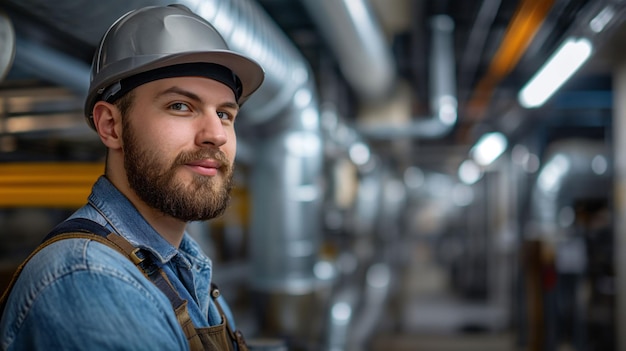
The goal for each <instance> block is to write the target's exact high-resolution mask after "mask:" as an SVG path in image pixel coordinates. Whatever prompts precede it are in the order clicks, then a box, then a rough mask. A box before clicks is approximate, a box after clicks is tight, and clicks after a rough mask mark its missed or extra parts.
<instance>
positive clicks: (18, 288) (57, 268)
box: [0, 238, 171, 344]
mask: <svg viewBox="0 0 626 351" xmlns="http://www.w3.org/2000/svg"><path fill="white" fill-rule="evenodd" d="M124 306H126V307H124ZM132 306H137V308H140V309H142V308H143V309H145V308H148V309H152V310H153V311H155V312H154V313H158V314H159V315H162V314H167V313H171V311H170V310H171V307H170V304H169V301H168V300H167V298H165V297H164V296H162V294H160V292H159V291H158V289H157V288H156V287H155V286H154V284H152V283H151V282H150V281H149V280H148V279H146V278H145V277H144V276H143V274H142V273H141V271H139V269H138V268H137V267H136V266H135V265H134V264H133V263H132V262H131V261H130V260H129V259H128V258H126V257H125V256H124V255H123V254H121V253H120V252H118V251H117V250H115V249H113V248H111V247H109V246H107V245H105V244H102V243H100V242H96V241H93V240H89V239H86V238H72V239H63V240H60V241H57V242H54V243H52V244H50V245H48V246H46V247H45V248H43V249H41V250H40V251H39V252H38V253H37V254H35V255H34V256H33V257H32V258H31V259H30V260H29V261H28V263H27V264H26V265H25V267H24V269H23V271H22V272H21V274H20V276H19V278H18V279H17V281H16V284H15V286H14V287H13V290H12V291H11V294H10V296H9V298H8V301H7V308H6V310H5V313H4V315H3V316H2V322H1V323H0V334H1V335H0V336H1V337H0V339H1V340H2V343H3V344H4V343H5V342H6V340H13V339H14V338H15V337H16V335H17V334H18V333H19V332H20V330H21V332H25V330H30V328H35V329H37V328H41V327H43V326H44V325H48V326H49V325H50V324H51V323H53V322H54V321H56V322H57V324H59V325H64V326H65V327H68V326H72V323H77V324H76V327H77V328H78V327H80V325H79V324H80V323H83V324H84V323H89V322H88V321H85V320H83V319H85V318H87V319H91V318H95V319H96V320H99V321H100V322H101V323H107V321H109V319H110V318H112V319H114V320H119V318H118V317H116V315H119V314H120V313H127V312H125V311H128V309H129V308H132ZM142 306H143V307H142ZM146 306H149V307H146ZM68 313H69V314H68ZM64 314H67V315H66V316H63V315H64ZM70 316H73V317H70ZM124 318H125V319H128V318H130V317H124ZM161 318H162V317H161ZM128 322H129V323H130V322H131V321H130V320H129V321H128ZM42 323H43V324H42ZM46 323H47V324H46Z"/></svg>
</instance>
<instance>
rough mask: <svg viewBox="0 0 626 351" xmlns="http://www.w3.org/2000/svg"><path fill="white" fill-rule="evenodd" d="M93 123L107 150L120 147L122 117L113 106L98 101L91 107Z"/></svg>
mask: <svg viewBox="0 0 626 351" xmlns="http://www.w3.org/2000/svg"><path fill="white" fill-rule="evenodd" d="M93 123H94V125H95V126H96V131H97V132H98V135H99V136H100V140H102V143H104V145H106V146H107V147H108V148H109V149H119V148H121V147H122V138H121V129H122V128H121V127H122V117H121V115H120V112H119V110H118V109H117V107H115V105H113V104H110V103H108V102H105V101H98V102H96V104H95V105H94V107H93Z"/></svg>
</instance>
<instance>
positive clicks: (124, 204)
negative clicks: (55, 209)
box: [88, 176, 189, 263]
mask: <svg viewBox="0 0 626 351" xmlns="http://www.w3.org/2000/svg"><path fill="white" fill-rule="evenodd" d="M88 201H89V203H90V204H91V205H92V206H93V207H95V208H96V210H97V211H98V212H100V214H102V215H103V216H104V217H105V219H106V221H107V222H108V223H109V224H110V225H111V226H112V227H113V229H114V230H115V232H116V233H117V234H119V235H121V236H123V237H124V238H125V239H126V240H128V241H129V242H130V243H131V244H133V245H134V246H136V247H140V248H142V249H145V250H148V251H150V252H151V253H152V254H154V255H155V257H157V258H158V259H159V260H160V261H161V262H162V263H165V262H167V261H169V260H171V259H172V258H173V257H174V256H175V255H176V254H177V253H178V250H177V249H176V248H175V247H174V246H172V245H171V244H170V243H169V242H168V241H167V240H165V239H164V238H163V237H162V236H161V235H160V234H159V233H158V232H157V231H156V230H154V228H152V226H150V224H148V222H147V221H146V220H145V218H144V217H143V216H142V215H141V214H140V213H139V211H138V210H137V209H136V208H135V206H133V204H132V203H131V202H130V201H129V200H128V198H126V196H124V194H122V193H121V192H120V191H119V190H117V188H115V186H114V185H113V184H112V183H111V182H110V181H109V180H108V179H107V178H106V177H105V176H101V177H100V178H99V179H98V180H97V181H96V183H95V184H94V186H93V188H92V192H91V194H90V195H89V199H88ZM185 240H189V239H188V238H187V234H185V237H184V238H183V241H185ZM181 245H182V244H181ZM184 246H188V243H185V245H184Z"/></svg>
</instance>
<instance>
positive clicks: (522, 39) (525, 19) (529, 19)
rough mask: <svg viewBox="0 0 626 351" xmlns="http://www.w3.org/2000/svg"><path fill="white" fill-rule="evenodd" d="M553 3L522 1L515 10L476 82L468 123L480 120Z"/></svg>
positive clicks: (537, 0) (552, 0) (538, 0)
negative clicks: (479, 78)
mask: <svg viewBox="0 0 626 351" xmlns="http://www.w3.org/2000/svg"><path fill="white" fill-rule="evenodd" d="M553 4H554V0H523V1H521V2H520V4H519V5H518V7H517V10H516V11H515V14H514V15H513V18H512V19H511V22H510V23H509V26H508V27H507V30H506V32H505V34H504V38H503V40H502V43H501V44H500V47H499V48H498V51H497V52H496V53H495V55H494V56H493V59H492V60H491V64H490V65H489V68H488V70H487V73H486V74H485V75H484V76H483V78H482V79H481V80H480V81H479V82H478V84H477V85H476V88H475V89H474V93H473V95H472V98H471V99H470V101H469V103H468V111H467V112H468V113H467V116H468V117H469V119H470V120H479V119H482V118H483V117H484V114H485V110H486V109H487V106H488V104H489V101H490V100H491V97H492V95H493V92H494V90H495V88H496V86H497V85H498V84H499V83H500V81H501V80H502V79H503V78H504V77H506V75H508V74H509V73H510V72H511V71H512V70H513V68H514V67H515V66H516V65H517V64H518V62H519V60H520V59H521V57H522V55H523V54H524V52H526V50H527V49H528V46H529V45H530V43H531V42H532V40H533V38H534V37H535V35H536V34H537V32H538V31H539V28H540V27H541V25H542V24H543V22H544V21H545V19H546V17H547V15H548V13H549V12H550V9H551V8H552V5H553Z"/></svg>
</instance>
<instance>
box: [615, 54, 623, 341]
mask: <svg viewBox="0 0 626 351" xmlns="http://www.w3.org/2000/svg"><path fill="white" fill-rule="evenodd" d="M613 84H614V87H613V90H614V94H615V96H616V98H614V99H613V101H614V104H615V105H614V108H613V133H614V135H613V142H614V144H613V145H614V146H613V147H614V150H613V155H614V157H615V159H614V184H613V187H614V193H615V196H614V211H615V213H614V215H613V218H614V223H613V224H614V228H615V234H614V235H615V262H614V265H615V291H616V301H615V303H616V312H615V315H616V320H615V330H616V331H617V330H622V329H623V328H624V327H625V326H626V254H624V253H625V252H626V153H624V150H626V99H624V98H620V97H623V96H626V58H625V57H621V58H620V60H619V62H618V63H617V64H616V68H615V71H614V74H613ZM616 335H617V340H616V342H617V350H619V351H626V337H625V336H624V334H623V333H619V332H618V333H616Z"/></svg>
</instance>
